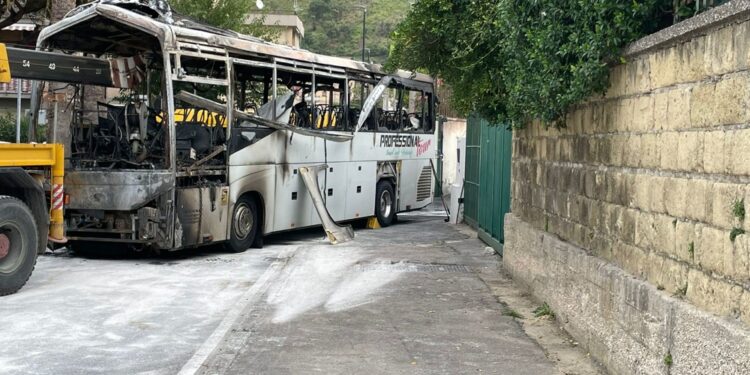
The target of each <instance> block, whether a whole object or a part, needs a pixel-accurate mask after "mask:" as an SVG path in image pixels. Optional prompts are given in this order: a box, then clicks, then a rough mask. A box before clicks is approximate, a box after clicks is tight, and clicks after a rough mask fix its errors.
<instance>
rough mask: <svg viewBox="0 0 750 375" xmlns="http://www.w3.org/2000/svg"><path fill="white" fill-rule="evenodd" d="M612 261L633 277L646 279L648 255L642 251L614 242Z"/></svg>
mask: <svg viewBox="0 0 750 375" xmlns="http://www.w3.org/2000/svg"><path fill="white" fill-rule="evenodd" d="M612 260H613V261H614V262H615V263H617V264H618V265H619V266H620V267H622V268H623V269H625V270H626V271H627V272H629V273H630V274H632V275H633V276H635V277H639V278H641V279H646V277H647V273H648V268H647V265H648V261H649V254H648V252H646V251H644V250H643V249H641V248H639V247H636V246H632V245H628V244H626V243H624V242H616V243H614V244H613V245H612Z"/></svg>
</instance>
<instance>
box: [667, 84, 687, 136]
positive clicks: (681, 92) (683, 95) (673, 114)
mask: <svg viewBox="0 0 750 375" xmlns="http://www.w3.org/2000/svg"><path fill="white" fill-rule="evenodd" d="M667 96H668V104H667V125H666V127H667V128H668V129H671V130H679V129H687V128H689V127H690V126H691V124H690V116H691V115H690V111H691V105H692V91H691V89H690V88H681V89H674V90H670V91H669V93H668V94H667Z"/></svg>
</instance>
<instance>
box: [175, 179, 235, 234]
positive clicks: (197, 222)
mask: <svg viewBox="0 0 750 375" xmlns="http://www.w3.org/2000/svg"><path fill="white" fill-rule="evenodd" d="M226 191H228V188H227V187H226V186H211V187H202V188H185V189H178V190H177V206H176V211H177V212H176V213H177V223H176V224H175V242H176V243H175V247H177V248H179V247H186V246H195V245H201V244H208V243H211V242H216V241H224V240H226V239H227V233H228V231H227V225H228V217H229V214H228V213H227V212H228V211H227V210H228V206H229V205H228V203H227V201H226V199H225V197H226V196H227V195H226Z"/></svg>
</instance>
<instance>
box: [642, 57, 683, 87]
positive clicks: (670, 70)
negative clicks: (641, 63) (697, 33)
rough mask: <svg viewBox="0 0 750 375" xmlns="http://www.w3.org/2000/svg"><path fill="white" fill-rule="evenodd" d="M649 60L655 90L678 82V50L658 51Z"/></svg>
mask: <svg viewBox="0 0 750 375" xmlns="http://www.w3.org/2000/svg"><path fill="white" fill-rule="evenodd" d="M648 60H649V64H650V67H651V83H652V85H653V86H654V88H660V87H666V86H671V85H674V84H675V83H676V82H677V72H678V71H679V68H678V65H677V64H678V56H677V51H676V48H667V49H663V50H661V51H656V52H654V53H652V54H650V55H649V56H648Z"/></svg>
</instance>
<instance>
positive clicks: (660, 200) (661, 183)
mask: <svg viewBox="0 0 750 375" xmlns="http://www.w3.org/2000/svg"><path fill="white" fill-rule="evenodd" d="M667 182H668V178H667V177H660V176H653V177H651V178H649V187H650V189H651V199H650V202H651V206H650V207H651V208H650V210H651V211H652V212H658V213H666V212H667V203H666V199H665V198H664V197H665V195H666V194H667V193H668V191H669V190H668V189H667Z"/></svg>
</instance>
